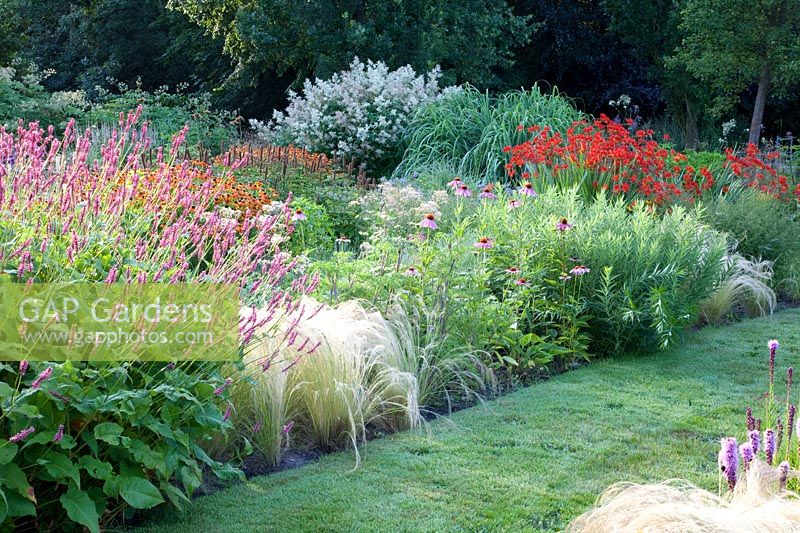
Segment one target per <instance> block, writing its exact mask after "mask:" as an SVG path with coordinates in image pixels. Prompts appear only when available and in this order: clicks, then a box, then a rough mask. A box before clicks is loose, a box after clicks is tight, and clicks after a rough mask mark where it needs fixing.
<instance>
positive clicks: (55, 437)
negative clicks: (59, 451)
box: [53, 424, 64, 442]
mask: <svg viewBox="0 0 800 533" xmlns="http://www.w3.org/2000/svg"><path fill="white" fill-rule="evenodd" d="M63 438H64V424H59V426H58V431H56V434H55V435H53V442H61V439H63Z"/></svg>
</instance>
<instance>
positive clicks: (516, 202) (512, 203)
mask: <svg viewBox="0 0 800 533" xmlns="http://www.w3.org/2000/svg"><path fill="white" fill-rule="evenodd" d="M521 205H522V202H520V201H519V200H509V201H508V207H509V208H510V209H516V208H518V207H519V206H521Z"/></svg>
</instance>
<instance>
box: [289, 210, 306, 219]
mask: <svg viewBox="0 0 800 533" xmlns="http://www.w3.org/2000/svg"><path fill="white" fill-rule="evenodd" d="M306 218H308V217H306V214H305V213H303V210H302V209H295V211H294V213H293V214H292V220H295V221H297V220H305V219H306Z"/></svg>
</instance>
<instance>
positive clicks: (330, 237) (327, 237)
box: [290, 196, 334, 256]
mask: <svg viewBox="0 0 800 533" xmlns="http://www.w3.org/2000/svg"><path fill="white" fill-rule="evenodd" d="M291 208H292V211H295V210H297V209H299V210H300V211H302V212H303V214H304V215H305V216H306V218H305V219H304V220H298V221H297V222H296V224H295V232H294V233H293V234H292V236H291V248H290V249H291V251H292V253H294V254H297V255H301V254H304V253H308V254H309V255H312V256H317V255H320V254H329V253H330V252H331V250H332V248H333V241H334V233H333V224H332V223H331V221H330V219H329V218H328V213H327V212H326V211H325V208H324V207H323V206H321V205H320V204H318V203H316V202H314V201H313V200H309V199H308V198H305V197H303V196H298V197H296V198H293V199H292V203H291Z"/></svg>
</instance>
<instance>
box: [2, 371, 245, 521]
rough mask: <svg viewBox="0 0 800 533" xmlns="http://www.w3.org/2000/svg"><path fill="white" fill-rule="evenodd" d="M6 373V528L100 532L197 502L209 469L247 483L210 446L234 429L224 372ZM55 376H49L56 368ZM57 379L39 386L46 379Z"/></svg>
mask: <svg viewBox="0 0 800 533" xmlns="http://www.w3.org/2000/svg"><path fill="white" fill-rule="evenodd" d="M16 366H17V365H14V367H12V366H11V365H9V364H3V365H0V406H2V415H0V426H2V431H0V432H1V433H2V434H3V435H6V436H7V438H8V439H10V438H12V437H11V436H12V435H15V434H17V433H18V432H20V431H22V430H24V429H25V428H29V427H31V428H33V429H34V431H33V432H31V433H30V434H29V435H27V436H26V437H23V438H21V439H20V440H19V442H17V443H14V442H10V441H9V440H3V442H2V443H0V470H1V471H2V472H3V475H2V476H0V494H3V495H4V500H5V502H6V504H7V506H6V508H5V512H4V513H0V523H4V524H5V525H6V526H8V525H11V524H16V525H17V526H20V527H22V526H23V525H24V524H30V522H29V520H30V518H29V517H35V519H36V521H37V523H38V524H48V528H50V529H60V528H61V527H65V526H66V524H67V519H68V520H69V521H72V522H76V523H78V524H81V525H83V526H85V527H86V528H88V529H89V530H90V531H99V530H100V529H99V528H100V525H101V524H108V523H113V521H114V520H116V519H118V518H119V517H120V516H121V514H122V513H124V512H126V509H130V508H132V509H149V508H152V507H154V506H157V505H159V504H161V503H162V502H164V501H167V500H169V501H170V502H171V503H172V504H173V505H175V506H177V507H178V508H181V506H182V505H183V504H184V503H186V502H189V500H190V497H191V496H192V493H193V492H194V491H195V489H197V488H198V487H199V485H200V483H201V481H202V478H203V471H204V469H208V470H211V471H213V472H214V473H215V474H216V475H218V476H221V477H223V478H231V477H236V476H241V474H240V473H239V472H238V471H237V470H236V469H234V468H231V467H230V466H229V465H224V464H222V463H219V462H216V461H214V460H212V459H211V458H210V457H209V456H208V455H207V454H206V453H205V452H204V451H203V448H202V445H203V443H204V442H205V441H207V440H208V439H210V438H211V437H210V436H211V435H213V434H214V433H216V432H223V431H225V430H226V429H227V428H229V427H230V425H231V424H230V422H226V421H225V420H224V417H223V413H222V412H221V410H220V404H221V398H220V397H219V396H217V395H216V394H215V393H214V390H215V388H216V387H219V386H220V385H221V384H222V383H223V380H222V379H221V378H220V375H219V372H218V370H219V369H218V368H217V366H216V365H214V364H202V365H201V364H197V363H185V364H182V365H179V366H178V367H177V368H172V367H171V366H167V367H165V366H164V364H163V363H161V364H158V363H130V364H124V365H119V364H107V365H102V364H100V365H98V364H94V365H89V364H86V363H73V362H66V363H56V364H54V363H31V364H30V367H29V368H28V369H27V372H22V371H21V370H22V368H23V367H22V366H21V365H20V367H19V369H18V368H15V367H16ZM47 368H50V370H49V371H47V370H46V369H47ZM46 371H47V372H51V373H52V375H51V376H50V377H49V378H47V379H44V380H42V383H41V385H39V386H36V387H34V386H32V384H33V382H34V381H35V380H36V379H37V375H38V376H41V375H43V374H42V372H46Z"/></svg>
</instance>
